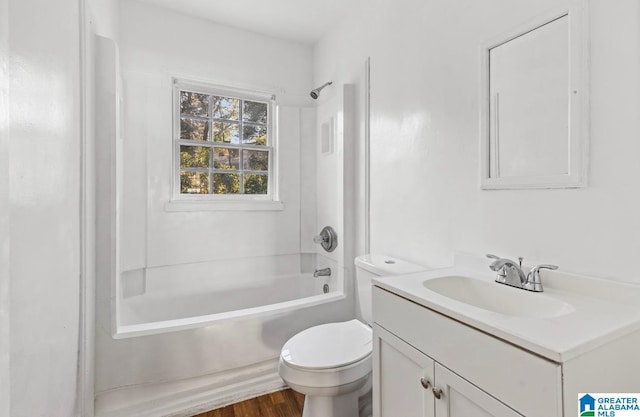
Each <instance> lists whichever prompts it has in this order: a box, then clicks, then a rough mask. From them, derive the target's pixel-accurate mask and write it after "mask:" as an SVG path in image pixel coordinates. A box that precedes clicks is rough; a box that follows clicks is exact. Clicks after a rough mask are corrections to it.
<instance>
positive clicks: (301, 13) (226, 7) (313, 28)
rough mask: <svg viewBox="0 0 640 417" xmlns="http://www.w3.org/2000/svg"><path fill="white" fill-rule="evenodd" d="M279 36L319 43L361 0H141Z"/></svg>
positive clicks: (237, 26) (228, 24)
mask: <svg viewBox="0 0 640 417" xmlns="http://www.w3.org/2000/svg"><path fill="white" fill-rule="evenodd" d="M141 1H143V2H145V3H148V4H152V5H156V6H160V7H164V8H167V9H171V10H175V11H179V12H182V13H184V14H188V15H192V16H197V17H201V18H204V19H207V20H211V21H213V22H216V23H221V24H224V25H227V26H233V27H236V28H240V29H245V30H250V31H253V32H258V33H262V34H265V35H269V36H273V37H276V38H281V39H287V40H293V41H299V42H304V43H315V42H316V41H318V40H319V39H320V38H321V37H322V36H323V35H324V34H325V33H326V32H327V31H329V30H330V29H331V28H332V27H333V25H335V24H336V23H337V22H339V21H340V20H341V19H342V18H343V17H344V16H345V15H348V14H351V13H353V12H354V11H355V10H356V9H357V7H358V4H359V1H360V0H224V1H222V0H141Z"/></svg>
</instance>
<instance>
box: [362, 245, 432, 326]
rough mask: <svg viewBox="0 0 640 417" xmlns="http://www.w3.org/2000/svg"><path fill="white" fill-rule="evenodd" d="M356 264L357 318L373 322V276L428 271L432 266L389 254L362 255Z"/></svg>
mask: <svg viewBox="0 0 640 417" xmlns="http://www.w3.org/2000/svg"><path fill="white" fill-rule="evenodd" d="M355 264H356V296H357V297H356V315H357V318H358V319H360V320H362V321H364V322H366V323H369V324H373V316H372V310H371V278H373V277H384V276H389V275H401V274H410V273H413V272H420V271H426V270H428V269H430V268H428V267H425V266H421V265H417V264H414V263H411V262H408V261H404V260H402V259H398V258H393V257H391V256H387V255H379V254H368V255H360V256H358V257H356V259H355Z"/></svg>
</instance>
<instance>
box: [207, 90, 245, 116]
mask: <svg viewBox="0 0 640 417" xmlns="http://www.w3.org/2000/svg"><path fill="white" fill-rule="evenodd" d="M211 98H212V100H213V117H215V118H217V119H229V120H238V114H239V113H240V100H238V99H237V98H229V97H220V96H211Z"/></svg>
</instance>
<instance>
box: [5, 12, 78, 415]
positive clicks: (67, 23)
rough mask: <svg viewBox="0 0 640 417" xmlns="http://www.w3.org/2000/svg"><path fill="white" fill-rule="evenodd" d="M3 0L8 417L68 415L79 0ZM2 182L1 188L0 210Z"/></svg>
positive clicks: (72, 387) (74, 323)
mask: <svg viewBox="0 0 640 417" xmlns="http://www.w3.org/2000/svg"><path fill="white" fill-rule="evenodd" d="M6 4H7V3H6V2H4V3H3V5H6ZM8 5H9V10H8V16H9V32H8V33H9V65H10V68H9V71H10V72H9V76H10V77H9V88H10V96H11V103H10V106H9V117H10V120H9V133H10V138H9V141H8V152H9V155H10V156H11V157H10V159H9V164H8V174H9V175H8V180H9V183H8V187H9V194H8V209H9V211H10V216H11V222H10V224H9V234H8V236H9V239H10V243H11V248H10V253H9V255H8V260H9V262H8V265H9V276H10V277H11V288H10V309H11V316H10V340H11V357H10V360H11V362H10V368H11V369H10V374H9V378H10V389H11V399H10V415H11V416H12V417H32V416H54V415H55V416H60V417H68V416H72V415H74V414H75V405H76V379H77V362H78V317H79V283H80V278H79V276H80V268H79V266H80V257H79V256H80V255H79V254H80V250H79V249H80V248H79V246H80V239H79V236H80V213H79V208H80V143H81V142H80V102H79V99H80V83H79V77H80V74H79V71H80V62H79V42H78V41H79V33H78V32H79V10H78V7H79V4H78V2H77V1H75V0H62V1H56V2H50V1H43V0H9V2H8ZM5 11H6V10H3V12H2V15H3V16H6V15H5ZM2 28H3V30H6V29H5V25H4V23H3V24H2ZM5 33H6V32H5ZM3 62H4V60H3ZM3 79H4V78H3ZM2 132H3V134H2V136H1V140H0V143H2V144H6V143H7V142H6V140H7V139H6V129H4V128H3V130H2ZM1 149H2V148H1V147H0V155H1V156H6V155H7V154H6V151H3V150H1ZM2 166H3V168H2V169H7V168H4V167H5V166H6V165H5V164H4V163H2ZM3 177H4V176H3ZM6 188H7V187H6V183H4V185H0V194H1V195H2V197H0V198H2V200H3V201H0V205H2V206H4V207H6V206H5V205H4V204H5V203H6V201H7V199H6V192H7V190H6ZM1 213H2V214H1V216H2V217H0V219H2V220H6V219H7V217H6V211H5V210H2V211H1ZM0 224H2V223H1V220H0ZM0 227H2V226H0ZM1 234H2V236H3V252H2V255H0V256H3V258H4V259H3V260H2V264H3V265H4V260H6V258H7V252H6V240H5V239H6V237H4V236H6V235H5V233H1ZM2 275H3V277H4V273H3V274H2ZM3 281H4V280H3ZM2 301H3V303H4V301H5V300H2ZM3 328H4V325H3ZM3 404H4V401H3ZM3 406H4V405H3Z"/></svg>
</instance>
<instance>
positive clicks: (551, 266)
mask: <svg viewBox="0 0 640 417" xmlns="http://www.w3.org/2000/svg"><path fill="white" fill-rule="evenodd" d="M541 269H552V270H553V269H558V265H549V264H540V265H536V266H534V267H533V268H531V273H533V274H536V273H539V272H540V270H541Z"/></svg>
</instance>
